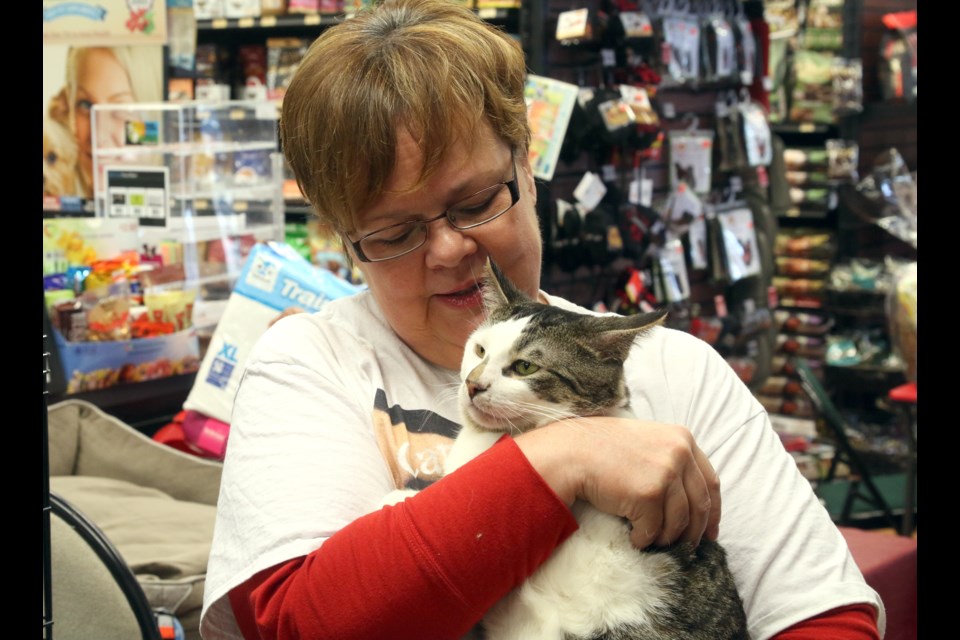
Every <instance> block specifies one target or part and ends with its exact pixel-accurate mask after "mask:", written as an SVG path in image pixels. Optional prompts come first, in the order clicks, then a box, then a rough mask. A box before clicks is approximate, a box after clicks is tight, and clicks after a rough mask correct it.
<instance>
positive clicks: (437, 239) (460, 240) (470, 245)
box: [426, 217, 477, 268]
mask: <svg viewBox="0 0 960 640" xmlns="http://www.w3.org/2000/svg"><path fill="white" fill-rule="evenodd" d="M476 250H477V242H476V240H474V239H473V237H472V236H471V235H470V232H465V231H459V230H457V229H454V228H453V226H452V225H451V224H450V222H449V221H448V220H447V219H446V217H443V218H440V219H439V220H434V221H433V222H431V223H430V226H429V228H428V231H427V257H426V260H427V266H428V267H431V268H434V267H454V266H456V265H458V264H460V261H462V260H463V259H464V258H465V257H467V256H469V255H472V254H473V253H475V252H476Z"/></svg>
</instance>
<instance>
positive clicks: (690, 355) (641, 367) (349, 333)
mask: <svg viewBox="0 0 960 640" xmlns="http://www.w3.org/2000/svg"><path fill="white" fill-rule="evenodd" d="M548 299H549V301H550V303H551V304H555V305H558V306H564V307H567V308H571V309H578V310H580V311H584V312H587V311H586V310H584V309H581V308H580V307H576V306H575V305H572V304H571V303H569V302H567V301H565V300H563V299H560V298H557V297H555V296H548ZM626 366H627V371H628V373H627V382H628V385H629V387H630V394H631V396H630V397H631V402H632V407H633V410H634V411H635V413H636V414H637V415H638V416H639V417H640V418H645V419H650V420H656V421H659V422H665V423H672V424H679V425H684V426H686V427H688V428H689V429H690V430H691V432H692V433H693V435H694V437H695V439H696V441H697V443H698V445H699V446H700V448H701V449H702V450H703V451H704V452H705V453H706V455H707V456H708V457H709V458H710V462H711V463H712V464H713V466H714V468H715V469H716V470H717V473H718V474H719V476H720V482H721V500H722V518H721V525H720V539H719V541H720V543H721V544H722V545H723V546H724V547H725V548H726V550H727V554H728V557H729V562H730V566H731V569H732V571H733V573H734V576H735V578H736V581H737V585H738V588H739V590H740V594H741V596H742V598H743V601H744V606H745V608H746V611H747V617H748V621H749V628H750V634H751V637H752V638H754V639H756V640H762V639H763V638H767V637H769V636H771V635H772V634H774V633H776V632H778V631H781V630H783V629H784V628H786V627H788V626H790V625H792V624H795V623H797V622H800V621H802V620H805V619H807V618H810V617H812V616H814V615H816V614H819V613H822V612H824V611H827V610H829V609H833V608H836V607H840V606H844V605H849V604H855V603H869V604H872V605H873V606H874V607H876V608H877V610H878V624H879V626H880V631H881V637H882V634H883V631H884V628H885V625H886V620H885V614H884V610H883V605H882V603H881V601H880V598H879V596H878V595H877V593H876V592H875V591H874V590H873V589H871V588H870V587H869V586H868V585H867V584H866V583H865V581H864V579H863V576H862V574H861V573H860V571H859V569H858V568H857V566H856V564H855V562H854V560H853V557H852V556H851V555H850V553H849V551H848V549H847V546H846V543H845V541H844V539H843V537H842V536H841V534H840V532H839V531H838V529H837V528H836V526H835V525H834V524H833V522H832V521H831V520H830V517H829V515H828V513H827V512H826V510H825V509H824V508H823V506H822V505H821V504H820V503H819V501H818V500H817V498H816V496H815V495H814V494H813V492H812V490H811V488H810V484H809V482H808V481H807V480H806V479H805V478H804V477H803V476H802V475H801V474H800V472H799V471H798V469H797V466H796V464H795V462H794V460H793V458H792V457H791V456H790V455H789V454H788V453H787V452H786V450H785V449H784V447H783V445H782V444H781V442H780V439H779V437H778V436H777V435H776V433H775V432H774V431H773V428H772V427H771V425H770V421H769V418H768V417H767V414H766V412H765V411H764V409H763V408H762V407H761V405H760V404H759V403H758V402H757V401H756V399H755V398H754V397H753V395H752V394H751V393H750V391H749V389H748V388H747V387H746V386H745V385H744V384H743V383H742V382H741V381H740V379H739V378H738V377H737V376H736V374H735V373H734V371H733V370H732V369H731V368H730V366H729V365H728V364H727V363H726V362H725V361H724V360H723V358H721V357H720V355H719V354H718V353H717V352H716V351H715V350H714V349H713V348H712V347H711V346H710V345H708V344H707V343H705V342H703V341H701V340H699V339H698V338H696V337H694V336H692V335H690V334H688V333H684V332H682V331H676V330H672V329H667V328H662V327H661V328H656V329H654V330H652V331H651V332H649V333H647V334H646V335H645V336H644V337H643V338H641V339H640V340H639V341H638V344H637V346H635V347H634V349H633V352H632V353H631V355H630V357H629V358H628V359H627V362H626ZM457 384H458V378H457V372H455V371H451V370H448V369H444V368H441V367H438V366H435V365H432V364H430V363H427V362H425V361H424V360H423V359H421V358H420V357H419V356H417V354H416V353H414V352H413V351H412V350H411V349H409V348H408V347H407V346H406V345H405V344H403V343H402V342H401V341H400V340H399V339H397V337H396V336H395V334H394V333H393V331H392V330H391V328H390V326H389V325H388V324H387V322H386V320H385V319H384V317H383V316H382V314H381V313H380V312H379V310H378V309H377V306H376V304H375V303H374V301H373V298H372V296H371V295H370V293H369V292H363V293H360V294H357V295H355V296H351V297H349V298H343V299H339V300H335V301H333V302H331V303H329V304H328V305H327V306H326V307H325V308H324V309H322V310H321V311H319V312H317V313H314V314H298V315H295V316H291V317H288V318H284V319H283V320H281V321H280V322H278V323H276V324H275V325H274V326H273V327H271V328H270V329H269V330H268V331H267V333H265V334H264V335H263V337H262V338H261V339H260V340H259V342H258V343H257V345H256V347H255V348H254V350H253V351H252V353H251V355H250V358H249V360H248V363H247V370H246V373H245V375H244V379H243V381H242V383H241V385H240V388H239V391H238V394H237V399H236V402H235V405H234V411H233V418H232V420H231V430H230V439H229V446H228V447H227V454H226V459H225V462H224V470H223V478H222V481H221V489H220V499H219V505H218V515H217V523H216V528H215V531H214V538H213V546H212V551H211V555H210V561H209V566H208V570H207V578H206V590H205V596H204V609H203V616H202V622H201V630H202V633H203V637H204V638H205V639H206V640H218V639H220V638H240V637H241V636H240V633H239V631H238V630H237V627H236V622H235V621H234V619H233V613H232V610H231V607H230V604H229V601H228V599H227V594H228V593H229V591H230V590H231V589H232V588H234V587H236V586H238V585H239V584H242V583H243V582H244V581H246V580H247V579H249V578H250V577H251V576H253V575H254V574H256V573H257V572H259V571H261V570H263V569H266V568H268V567H271V566H274V565H276V564H278V563H280V562H283V561H286V560H290V559H293V558H296V557H300V556H304V555H307V554H309V553H310V552H312V551H314V550H315V549H317V548H318V547H319V546H320V545H321V544H322V543H323V542H324V540H326V539H327V538H328V537H330V536H331V535H333V534H334V533H335V532H336V531H338V530H339V529H341V528H342V527H344V526H345V525H347V524H348V523H350V522H351V521H353V520H355V519H356V518H358V517H360V516H361V515H363V514H365V513H368V512H369V511H371V510H373V509H375V508H376V507H377V505H378V504H379V501H380V500H381V498H383V497H384V495H386V494H387V493H388V492H390V491H392V490H393V489H396V488H400V487H404V486H406V487H412V488H420V487H422V486H424V485H425V484H428V483H429V482H431V481H433V480H435V479H436V478H437V477H439V475H440V472H441V469H442V466H443V464H442V463H443V457H444V455H445V453H446V451H447V450H448V448H449V446H450V444H451V442H452V438H453V436H454V435H455V433H456V429H457V421H458V409H457V402H456V386H457ZM345 478H348V479H349V480H348V481H345V480H344V479H345Z"/></svg>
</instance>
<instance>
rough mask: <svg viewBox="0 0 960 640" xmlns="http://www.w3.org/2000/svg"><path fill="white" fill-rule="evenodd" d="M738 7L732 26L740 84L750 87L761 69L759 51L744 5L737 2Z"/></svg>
mask: <svg viewBox="0 0 960 640" xmlns="http://www.w3.org/2000/svg"><path fill="white" fill-rule="evenodd" d="M736 5H737V8H736V13H735V15H734V17H733V20H732V21H731V24H732V25H733V38H734V42H735V43H736V55H737V70H738V72H739V74H740V84H742V85H743V86H745V87H749V86H750V85H752V84H753V81H754V78H755V77H756V75H757V73H758V70H759V68H760V64H759V60H758V55H759V49H758V47H757V39H756V37H755V36H754V33H753V27H752V26H751V25H750V19H749V18H747V16H746V13H745V12H744V9H743V3H742V2H737V3H736Z"/></svg>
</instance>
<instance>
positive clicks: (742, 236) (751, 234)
mask: <svg viewBox="0 0 960 640" xmlns="http://www.w3.org/2000/svg"><path fill="white" fill-rule="evenodd" d="M716 212H717V219H718V220H719V221H720V228H721V230H722V232H723V247H724V252H725V254H726V261H727V265H726V266H727V273H728V274H729V276H730V280H731V281H732V282H736V281H737V280H740V279H742V278H746V277H749V276H755V275H758V274H760V271H761V269H760V252H759V250H758V247H757V233H756V229H755V228H754V224H753V212H752V211H750V208H749V207H748V206H747V205H746V204H745V203H743V202H733V203H728V204H723V205H717V207H716Z"/></svg>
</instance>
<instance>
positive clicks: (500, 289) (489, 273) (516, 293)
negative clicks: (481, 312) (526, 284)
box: [483, 258, 530, 309]
mask: <svg viewBox="0 0 960 640" xmlns="http://www.w3.org/2000/svg"><path fill="white" fill-rule="evenodd" d="M483 276H484V277H483V298H484V302H485V303H486V306H487V308H488V309H492V308H494V307H498V306H500V305H503V304H514V303H517V302H525V301H529V299H530V298H529V297H528V296H527V295H526V294H525V293H523V292H522V291H520V290H519V289H517V288H516V287H515V286H514V285H513V283H512V282H510V280H509V279H508V278H507V276H505V275H504V273H503V272H502V271H501V270H500V267H498V266H497V265H496V264H495V263H494V262H493V260H491V259H490V258H487V265H486V267H485V268H484V272H483Z"/></svg>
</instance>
